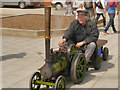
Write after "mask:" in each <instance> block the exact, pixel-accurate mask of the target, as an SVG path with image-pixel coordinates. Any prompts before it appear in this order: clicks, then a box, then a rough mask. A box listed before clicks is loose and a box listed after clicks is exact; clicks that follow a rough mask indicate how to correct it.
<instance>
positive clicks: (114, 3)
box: [103, 0, 119, 34]
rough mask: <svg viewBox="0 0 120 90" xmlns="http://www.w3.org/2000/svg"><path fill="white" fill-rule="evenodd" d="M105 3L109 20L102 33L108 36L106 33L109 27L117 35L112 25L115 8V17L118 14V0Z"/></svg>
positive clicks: (109, 0) (108, 0)
mask: <svg viewBox="0 0 120 90" xmlns="http://www.w3.org/2000/svg"><path fill="white" fill-rule="evenodd" d="M106 1H107V6H108V15H109V18H110V19H109V23H108V24H107V26H106V28H105V30H104V32H103V33H104V34H109V33H107V31H108V29H109V27H110V26H112V29H113V31H114V33H117V31H116V28H115V25H114V18H115V13H116V8H117V15H118V14H119V6H118V5H119V4H118V0H106ZM115 7H116V8H115Z"/></svg>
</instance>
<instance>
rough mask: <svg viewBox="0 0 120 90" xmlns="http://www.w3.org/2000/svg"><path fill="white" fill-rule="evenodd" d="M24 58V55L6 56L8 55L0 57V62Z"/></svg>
mask: <svg viewBox="0 0 120 90" xmlns="http://www.w3.org/2000/svg"><path fill="white" fill-rule="evenodd" d="M24 56H26V53H18V54H8V55H4V56H1V58H0V60H2V61H4V60H9V59H13V58H23V57H24Z"/></svg>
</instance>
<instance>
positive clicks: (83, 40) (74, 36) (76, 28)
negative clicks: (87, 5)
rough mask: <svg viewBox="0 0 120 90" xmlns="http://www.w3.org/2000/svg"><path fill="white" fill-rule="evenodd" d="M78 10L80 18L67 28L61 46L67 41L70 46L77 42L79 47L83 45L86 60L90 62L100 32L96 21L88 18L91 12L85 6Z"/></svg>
mask: <svg viewBox="0 0 120 90" xmlns="http://www.w3.org/2000/svg"><path fill="white" fill-rule="evenodd" d="M77 12H78V18H77V19H75V20H74V21H73V22H72V23H71V25H70V26H69V28H68V29H67V30H66V32H65V34H64V36H63V39H62V40H61V41H60V42H59V46H62V45H63V44H64V43H65V42H67V45H68V46H69V45H70V44H75V45H76V47H78V48H81V47H82V48H83V49H84V50H85V57H86V62H87V63H88V62H89V60H90V57H91V55H92V54H93V52H94V50H95V48H96V41H97V40H98V37H99V32H98V28H97V25H96V23H95V22H93V21H91V20H90V19H88V14H89V13H88V12H87V11H86V10H85V9H84V8H81V9H79V10H78V11H77Z"/></svg>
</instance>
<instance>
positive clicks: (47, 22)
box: [45, 7, 51, 62]
mask: <svg viewBox="0 0 120 90" xmlns="http://www.w3.org/2000/svg"><path fill="white" fill-rule="evenodd" d="M50 22H51V7H45V49H46V50H45V53H46V62H49V56H50V55H49V53H50V38H51V37H50V28H51V27H50V24H51V23H50Z"/></svg>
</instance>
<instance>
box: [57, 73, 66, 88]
mask: <svg viewBox="0 0 120 90" xmlns="http://www.w3.org/2000/svg"><path fill="white" fill-rule="evenodd" d="M55 89H56V90H65V78H64V77H63V76H62V75H61V76H59V77H58V78H57V79H56V82H55Z"/></svg>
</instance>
